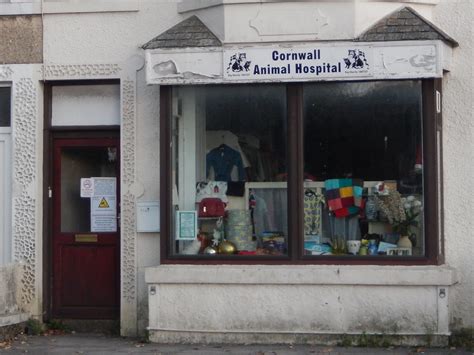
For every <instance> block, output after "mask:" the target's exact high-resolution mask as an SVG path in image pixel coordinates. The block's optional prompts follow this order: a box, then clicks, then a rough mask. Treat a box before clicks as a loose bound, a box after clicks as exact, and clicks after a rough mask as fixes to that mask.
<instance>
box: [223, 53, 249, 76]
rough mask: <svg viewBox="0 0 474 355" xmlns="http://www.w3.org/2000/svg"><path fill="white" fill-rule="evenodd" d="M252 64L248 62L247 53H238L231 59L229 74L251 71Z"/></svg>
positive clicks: (228, 67) (228, 68)
mask: <svg viewBox="0 0 474 355" xmlns="http://www.w3.org/2000/svg"><path fill="white" fill-rule="evenodd" d="M251 63H252V62H251V61H249V60H247V53H236V54H234V55H232V56H231V57H230V60H229V65H228V66H227V73H228V72H229V71H232V72H233V73H239V72H247V71H249V70H250V64H251Z"/></svg>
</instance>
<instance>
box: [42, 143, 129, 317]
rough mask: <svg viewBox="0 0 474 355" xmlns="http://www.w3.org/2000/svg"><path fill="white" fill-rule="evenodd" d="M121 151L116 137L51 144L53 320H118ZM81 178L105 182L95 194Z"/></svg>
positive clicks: (96, 188)
mask: <svg viewBox="0 0 474 355" xmlns="http://www.w3.org/2000/svg"><path fill="white" fill-rule="evenodd" d="M119 148H120V145H119V140H118V138H104V139H99V138H91V139H85V138H81V139H63V138H61V139H54V140H53V154H54V156H53V186H52V191H51V194H52V199H53V214H52V215H53V228H52V229H53V233H52V234H53V235H52V248H53V250H52V258H53V260H52V272H53V275H52V276H53V282H52V285H53V292H52V297H53V300H52V301H53V302H52V303H53V304H52V316H53V317H54V318H70V319H116V318H118V316H119V304H120V300H119V280H120V275H119V260H120V233H119V223H118V220H117V217H118V216H119V210H118V209H119V206H120V204H119V202H120V201H119V196H120V193H119V186H120V177H119V171H120V167H119V162H120V157H119V152H120V149H119ZM81 178H84V179H89V178H102V179H93V180H92V181H95V182H96V184H95V189H91V188H90V186H89V185H90V184H89V183H90V181H91V180H87V181H86V180H83V182H82V184H81ZM99 180H100V181H99ZM114 181H115V186H114ZM81 190H82V194H83V195H86V196H92V194H94V195H93V196H92V197H81ZM101 195H103V196H101ZM102 209H103V210H102ZM114 211H115V215H114V213H113V212H114ZM103 212H104V213H105V214H104V213H103ZM101 213H102V214H101ZM114 219H115V220H114Z"/></svg>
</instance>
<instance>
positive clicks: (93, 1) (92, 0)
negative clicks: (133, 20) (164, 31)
mask: <svg viewBox="0 0 474 355" xmlns="http://www.w3.org/2000/svg"><path fill="white" fill-rule="evenodd" d="M43 10H44V13H46V14H61V13H81V12H124V11H125V12H126V11H138V10H139V3H138V0H125V1H124V0H118V1H97V0H86V1H81V2H71V1H68V0H62V1H54V2H53V1H45V2H44V3H43Z"/></svg>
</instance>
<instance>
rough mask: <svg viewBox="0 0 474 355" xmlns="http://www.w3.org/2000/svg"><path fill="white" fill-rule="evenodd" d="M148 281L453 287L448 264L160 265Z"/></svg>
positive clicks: (453, 276)
mask: <svg viewBox="0 0 474 355" xmlns="http://www.w3.org/2000/svg"><path fill="white" fill-rule="evenodd" d="M145 281H146V282H147V283H149V284H262V285H280V284H284V285H372V286H450V285H453V284H455V283H457V282H458V279H457V275H456V272H455V270H454V269H453V268H451V267H448V266H445V265H443V266H370V265H357V266H356V265H354V266H352V265H351V266H349V265H344V266H343V265H337V266H336V265H284V266H282V265H219V267H216V266H213V265H161V266H156V267H150V268H147V269H146V271H145Z"/></svg>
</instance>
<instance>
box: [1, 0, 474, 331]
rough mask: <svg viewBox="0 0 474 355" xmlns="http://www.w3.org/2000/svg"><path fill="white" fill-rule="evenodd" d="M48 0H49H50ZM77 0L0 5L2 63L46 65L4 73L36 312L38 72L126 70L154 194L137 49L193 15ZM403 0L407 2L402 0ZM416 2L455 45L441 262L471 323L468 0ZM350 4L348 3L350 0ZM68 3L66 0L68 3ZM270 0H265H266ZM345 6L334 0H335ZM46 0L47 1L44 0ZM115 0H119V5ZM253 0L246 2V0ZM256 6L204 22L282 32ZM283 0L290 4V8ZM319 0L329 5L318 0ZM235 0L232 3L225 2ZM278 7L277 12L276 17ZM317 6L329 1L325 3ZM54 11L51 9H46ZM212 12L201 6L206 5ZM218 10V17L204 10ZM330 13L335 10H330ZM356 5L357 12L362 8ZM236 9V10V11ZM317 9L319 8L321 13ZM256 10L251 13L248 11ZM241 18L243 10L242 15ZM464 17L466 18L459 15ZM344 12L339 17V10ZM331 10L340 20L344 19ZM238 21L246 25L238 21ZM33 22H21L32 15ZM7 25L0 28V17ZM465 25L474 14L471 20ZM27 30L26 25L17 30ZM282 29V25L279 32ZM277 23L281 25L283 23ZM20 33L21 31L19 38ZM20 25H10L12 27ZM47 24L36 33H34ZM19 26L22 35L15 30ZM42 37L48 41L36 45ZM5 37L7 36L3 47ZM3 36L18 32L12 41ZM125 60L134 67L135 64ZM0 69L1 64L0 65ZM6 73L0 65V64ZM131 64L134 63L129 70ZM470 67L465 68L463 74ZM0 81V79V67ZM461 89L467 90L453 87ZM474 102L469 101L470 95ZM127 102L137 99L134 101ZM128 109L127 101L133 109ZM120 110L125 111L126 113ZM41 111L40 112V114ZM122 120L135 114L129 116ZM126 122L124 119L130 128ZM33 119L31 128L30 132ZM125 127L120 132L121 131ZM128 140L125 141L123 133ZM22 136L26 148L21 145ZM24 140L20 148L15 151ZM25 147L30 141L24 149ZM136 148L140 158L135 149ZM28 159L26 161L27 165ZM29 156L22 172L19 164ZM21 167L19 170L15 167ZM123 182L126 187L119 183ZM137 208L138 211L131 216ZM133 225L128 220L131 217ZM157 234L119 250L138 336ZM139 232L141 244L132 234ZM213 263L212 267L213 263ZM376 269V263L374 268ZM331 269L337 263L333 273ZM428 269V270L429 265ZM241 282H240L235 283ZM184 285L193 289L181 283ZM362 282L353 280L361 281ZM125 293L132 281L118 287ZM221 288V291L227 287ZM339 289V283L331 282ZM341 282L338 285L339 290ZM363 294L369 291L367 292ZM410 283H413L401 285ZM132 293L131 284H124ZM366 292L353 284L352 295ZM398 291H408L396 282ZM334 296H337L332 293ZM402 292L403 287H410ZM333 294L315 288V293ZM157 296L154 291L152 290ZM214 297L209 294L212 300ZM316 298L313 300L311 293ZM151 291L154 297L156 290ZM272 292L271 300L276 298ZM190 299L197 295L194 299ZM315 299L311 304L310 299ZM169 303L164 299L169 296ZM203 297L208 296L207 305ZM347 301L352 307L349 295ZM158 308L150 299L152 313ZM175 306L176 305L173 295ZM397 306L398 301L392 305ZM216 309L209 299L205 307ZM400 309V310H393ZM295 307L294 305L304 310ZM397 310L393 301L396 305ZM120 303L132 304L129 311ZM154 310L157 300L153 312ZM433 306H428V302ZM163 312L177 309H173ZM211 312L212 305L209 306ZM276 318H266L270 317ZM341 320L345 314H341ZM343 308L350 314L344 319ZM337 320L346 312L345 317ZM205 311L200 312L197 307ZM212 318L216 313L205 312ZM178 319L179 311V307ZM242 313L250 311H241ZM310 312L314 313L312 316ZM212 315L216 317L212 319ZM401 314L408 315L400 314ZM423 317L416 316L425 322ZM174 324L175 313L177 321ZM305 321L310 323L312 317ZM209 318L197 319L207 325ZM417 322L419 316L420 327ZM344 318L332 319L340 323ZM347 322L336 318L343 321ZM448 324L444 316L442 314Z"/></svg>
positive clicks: (376, 11)
mask: <svg viewBox="0 0 474 355" xmlns="http://www.w3.org/2000/svg"><path fill="white" fill-rule="evenodd" d="M48 3H50V4H48ZM74 3H75V2H68V1H64V2H57V1H55V2H53V1H46V2H45V9H49V10H48V11H49V12H48V11H46V14H45V15H44V17H43V26H44V27H43V28H42V29H41V17H40V16H23V17H2V16H0V33H2V42H1V43H0V64H1V63H17V64H18V63H35V62H36V63H38V62H42V61H43V60H44V64H45V67H44V71H43V72H42V70H41V69H42V68H41V67H39V66H35V65H26V66H13V67H12V68H13V69H12V70H13V74H11V75H9V76H8V77H7V76H5V78H7V79H6V80H7V81H11V82H12V83H13V91H12V95H13V101H14V105H15V102H16V103H17V106H15V107H16V108H15V109H14V111H13V112H14V130H13V134H12V151H13V154H14V162H13V165H14V166H13V169H12V170H13V173H14V178H15V180H16V183H15V185H14V187H13V196H12V201H13V206H12V210H13V213H14V214H15V216H16V217H15V219H14V221H13V222H14V226H13V230H14V233H13V234H14V238H15V240H16V241H15V243H14V260H16V261H18V262H20V261H21V262H22V264H23V266H22V267H23V269H24V271H26V274H25V275H26V276H25V277H24V278H23V279H22V286H23V288H24V290H26V293H24V294H23V296H22V297H23V302H26V306H25V309H28V310H29V311H30V312H31V314H33V315H35V316H40V315H41V314H42V296H41V295H42V285H43V279H42V276H41V272H42V267H41V265H42V259H41V255H42V242H41V241H42V238H43V236H42V218H43V215H42V186H43V181H42V149H43V148H42V144H43V140H42V139H43V137H42V122H43V115H42V107H41V106H42V104H41V102H42V99H43V97H42V92H41V85H40V80H42V79H44V78H46V79H48V80H63V79H64V80H66V79H67V80H74V79H77V80H80V79H103V78H112V77H113V78H121V79H124V80H125V81H123V82H122V84H121V85H122V89H121V106H122V115H123V116H127V115H129V114H130V112H132V114H131V116H127V117H128V118H130V117H131V120H132V121H133V122H132V127H134V129H135V131H133V133H132V136H131V137H128V138H127V137H125V138H126V139H125V141H126V143H124V147H123V149H124V151H125V153H127V154H128V153H130V151H129V150H130V149H132V148H133V154H131V155H130V156H131V158H128V159H129V161H131V160H133V161H134V164H135V165H134V168H133V169H134V170H133V175H134V176H135V179H134V181H133V183H131V184H130V186H128V187H129V192H130V193H131V194H132V195H133V196H134V199H135V200H136V201H150V200H158V199H159V139H157V137H158V136H159V131H158V123H159V114H158V112H159V87H157V86H147V85H146V83H145V73H144V69H143V64H140V63H142V61H141V59H140V57H142V56H143V51H142V50H141V49H140V46H141V45H142V44H144V43H146V42H147V41H149V40H150V39H151V38H153V37H155V36H156V35H158V34H160V33H162V32H163V31H165V30H167V29H168V28H170V27H172V26H173V25H175V24H176V23H178V22H180V21H181V20H182V19H184V18H186V17H188V16H189V15H190V14H191V13H190V12H182V13H178V11H177V2H169V1H141V2H139V3H138V2H137V1H130V6H125V7H121V10H120V11H119V12H108V11H110V10H113V9H111V8H110V4H109V5H108V6H109V7H108V9H105V10H107V11H105V10H104V9H102V10H100V9H97V8H96V9H95V10H94V9H89V10H88V11H85V10H84V9H81V7H80V6H79V5H77V4H74ZM403 3H405V4H406V3H407V2H403ZM408 3H409V5H413V6H414V7H415V8H416V9H417V10H418V11H420V13H421V14H422V15H424V16H427V17H428V18H431V16H433V17H432V18H433V19H434V21H435V23H436V24H438V25H440V27H442V28H445V29H447V30H449V32H450V34H451V35H452V36H454V37H455V38H456V39H457V40H459V42H460V44H461V46H460V47H459V48H458V49H456V50H455V52H454V57H453V58H454V63H453V70H452V71H451V72H450V73H448V74H447V75H446V77H445V81H444V85H445V95H444V127H443V128H444V154H445V161H444V164H445V196H446V198H445V214H446V221H445V222H446V223H445V232H446V254H447V263H448V264H449V265H450V266H453V267H454V268H455V269H456V270H457V272H458V273H459V274H460V283H459V284H458V285H457V286H456V287H455V288H454V289H453V294H452V296H453V297H452V298H450V299H451V300H452V302H451V304H450V306H451V312H452V315H453V318H452V321H453V324H454V325H455V326H461V325H469V324H470V325H472V324H473V315H472V312H473V307H472V303H471V302H472V297H470V295H471V293H472V289H473V287H474V281H473V279H472V278H473V276H472V275H473V274H474V273H473V269H472V263H471V262H470V261H469V260H470V259H472V255H470V253H469V251H470V250H472V249H473V245H472V240H473V239H474V238H473V236H472V231H473V230H474V228H473V227H474V226H473V223H474V222H472V220H473V219H472V218H470V216H469V214H468V213H469V211H470V210H472V207H473V206H472V201H470V200H469V198H468V197H466V193H465V189H464V188H463V186H469V185H468V183H469V181H470V180H471V179H469V177H472V175H473V171H472V169H473V168H472V165H471V163H470V162H472V161H474V159H473V156H472V152H473V151H474V150H473V149H472V138H473V137H472V120H470V121H469V120H468V119H467V117H472V102H474V100H473V99H474V97H473V89H472V79H473V76H472V62H470V60H471V59H470V58H472V37H473V36H472V27H470V28H468V26H469V24H472V18H473V6H474V5H473V4H472V2H471V1H469V0H457V1H455V2H453V1H450V0H441V2H440V4H439V5H437V6H435V7H433V4H435V3H437V1H435V0H433V1H431V0H425V1H409V2H408ZM351 4H352V5H348V6H350V7H352V6H355V5H353V2H351ZM401 4H402V2H399V3H396V2H392V1H388V2H382V1H378V2H375V3H374V2H367V3H365V2H359V5H358V6H357V7H356V8H355V10H354V11H355V12H354V13H355V14H356V15H355V17H354V19H353V20H350V21H347V22H346V21H345V20H344V23H345V24H346V25H347V26H346V27H347V28H346V27H344V33H345V34H347V36H354V35H357V34H358V33H359V32H360V31H362V30H363V29H364V28H366V27H368V26H369V25H371V24H372V23H373V21H375V20H376V19H378V18H380V17H381V16H383V15H385V14H387V13H388V12H390V11H393V10H395V9H396V8H397V7H398V6H400V5H401ZM63 5H64V6H63ZM269 5H270V4H265V6H269ZM290 5H291V4H273V5H271V6H276V7H281V6H283V7H284V8H285V9H287V8H288V6H290ZM320 5H321V6H322V4H318V2H315V3H314V4H306V5H305V6H307V7H308V6H309V7H311V9H312V11H313V12H314V13H315V14H317V15H318V16H319V12H318V11H317V8H318V7H319V6H320ZM339 5H340V4H339ZM48 6H49V8H48ZM121 6H122V5H121ZM250 6H252V8H251V7H250ZM255 6H257V7H258V6H260V5H258V4H257V5H249V7H246V6H245V5H238V4H236V5H231V6H229V8H228V9H226V10H224V9H222V8H212V9H211V10H209V11H207V12H205V11H204V10H199V11H198V14H200V13H201V14H203V20H205V21H209V27H210V28H211V29H213V30H214V32H215V33H216V34H218V35H219V36H222V38H223V39H226V40H229V41H235V42H239V41H244V40H245V41H247V40H248V41H256V42H261V41H271V40H274V39H280V40H281V39H282V38H281V37H280V35H279V34H278V33H275V32H273V33H271V32H270V34H269V35H266V36H263V37H260V36H259V35H258V32H257V31H256V28H255V27H258V26H254V27H249V26H248V17H247V16H248V14H249V13H252V14H254V15H253V16H254V17H256V16H257V15H258V11H256V10H258V9H257V8H256V7H255ZM285 6H286V7H285ZM324 6H326V5H324ZM232 8H235V11H236V12H233V11H232ZM285 9H283V10H281V9H280V10H278V11H276V12H272V10H271V11H270V12H269V14H270V15H271V14H272V13H278V14H280V16H282V15H281V14H282V13H283V14H284V13H285V11H286V10H285ZM323 10H324V11H323ZM323 10H321V12H322V15H329V14H333V13H332V12H331V11H329V10H325V9H323ZM53 12H54V14H53ZM205 14H207V15H205ZM209 14H218V15H221V16H220V17H219V16H218V18H216V16H214V15H213V16H210V15H209ZM334 14H335V16H336V18H337V16H339V15H340V14H342V13H338V12H334ZM358 14H359V15H361V16H358ZM234 16H235V17H234ZM321 17H324V16H321ZM252 18H253V17H252ZM246 19H247V20H246ZM458 19H462V21H458ZM312 20H313V19H312V18H311V17H307V18H306V19H305V21H302V23H301V31H300V32H301V33H299V34H298V33H296V34H295V35H292V36H288V37H287V38H286V39H288V40H301V39H312V40H314V39H315V37H314V33H310V34H305V33H303V32H304V29H305V28H304V26H305V25H307V24H308V23H310V22H311V21H312ZM339 20H341V18H339ZM339 20H338V21H339ZM331 21H332V22H331V24H328V25H325V26H322V27H321V32H320V35H321V36H320V38H323V39H336V38H339V37H340V29H339V28H338V27H337V26H334V24H335V23H337V21H336V20H335V19H331ZM243 23H244V24H245V26H246V27H245V28H242V24H243ZM27 25H28V26H29V27H28V26H27ZM2 26H3V27H2ZM471 26H472V25H471ZM22 30H23V31H22ZM281 30H282V28H278V29H277V32H278V31H281ZM283 30H284V29H283ZM4 33H5V34H6V35H7V36H9V37H8V38H10V39H11V40H12V42H9V41H3V38H4V37H3V34H4ZM18 33H24V36H23V37H18ZM13 34H15V35H16V36H13ZM40 34H42V35H43V37H41V36H40ZM17 37H18V38H17ZM43 42H44V47H43V48H44V50H43V49H42V48H41V46H40V44H41V43H43ZM2 43H3V45H4V46H6V47H4V48H3V47H1V46H2ZM10 43H13V45H12V44H10ZM130 68H132V69H130ZM0 69H2V67H1V65H0ZM4 69H5V72H7V71H6V67H4ZM135 70H137V71H138V72H135ZM466 73H470V80H466V79H465V78H466ZM468 77H469V76H468ZM0 79H2V80H5V79H4V78H1V77H0ZM460 92H462V93H463V94H462V95H459V93H460ZM470 103H471V106H469V104H470ZM131 107H132V108H131ZM128 109H131V110H132V111H128ZM128 118H127V119H128ZM35 122H36V123H35ZM127 122H130V120H128V121H127ZM128 127H129V126H127V128H128ZM31 129H34V131H33V132H31ZM124 134H127V132H124ZM130 141H132V142H133V144H132V148H129V147H130V146H129V145H128V143H127V142H130ZM24 147H28V149H26V150H24V149H23V148H24ZM22 149H23V150H22ZM31 149H33V150H32V151H31ZM134 157H136V158H137V159H136V160H135V159H134ZM25 163H26V165H25ZM24 166H26V167H27V170H26V172H28V173H29V175H28V176H26V175H25V174H24V173H23V171H22V169H21V167H24ZM15 169H16V170H15ZM124 193H126V191H125V192H124ZM132 217H133V216H132ZM133 226H134V225H132V227H133ZM159 238H160V237H159V234H157V233H137V234H136V238H135V235H134V237H133V238H132V239H131V244H132V245H131V246H124V248H125V249H126V253H131V254H130V255H133V258H131V260H132V262H131V264H130V265H129V269H131V270H129V271H127V272H123V273H122V276H123V275H131V277H130V280H131V281H130V285H129V286H130V287H131V289H133V290H134V292H136V297H135V296H133V297H131V298H130V299H132V302H130V304H127V306H126V307H124V308H123V310H124V311H123V312H124V313H123V314H122V317H125V318H127V320H126V321H125V322H123V323H122V327H123V329H124V330H123V332H122V334H124V335H134V334H136V332H137V331H138V332H143V331H144V329H145V327H146V326H147V325H148V289H147V288H146V283H145V276H144V275H145V269H146V268H147V267H150V266H156V265H159V262H160V261H159V252H160V250H159ZM134 243H136V244H134ZM210 269H212V268H210ZM372 269H376V268H372ZM336 270H337V268H334V269H332V272H336ZM434 272H435V271H434ZM166 287H168V288H167V289H165V290H168V291H167V292H169V295H170V296H173V297H174V296H176V295H177V296H185V295H183V294H181V293H180V292H178V293H176V290H173V288H172V287H170V286H166ZM213 287H214V289H216V290H222V289H223V288H222V285H220V284H216V285H214V286H213ZM239 287H241V286H239ZM347 287H353V286H347V285H346V286H341V287H340V288H341V290H340V294H341V295H342V294H345V292H346V288H347ZM188 290H189V288H188ZM285 290H288V287H287V286H282V288H281V292H280V293H279V294H280V295H282V297H285ZM358 290H359V291H361V290H360V289H358ZM193 291H195V292H200V287H199V286H193ZM386 291H387V292H395V293H397V292H398V291H399V289H397V288H393V287H392V288H386ZM122 292H123V293H124V294H127V292H128V291H126V290H123V289H122ZM226 292H227V291H225V292H224V293H223V294H224V295H225V294H226ZM312 292H317V287H313V288H312V289H311V290H310V289H306V290H305V292H304V294H305V295H306V296H307V297H308V298H307V299H309V298H310V296H311V294H312ZM335 292H336V291H335ZM337 292H339V291H337ZM364 292H366V293H367V292H368V293H369V294H368V295H367V296H370V292H369V291H367V290H366V291H364ZM406 292H409V291H406ZM420 292H421V293H422V294H426V295H428V294H429V298H430V300H431V301H430V305H431V306H432V308H430V312H436V311H437V308H436V307H435V299H436V295H438V289H437V286H436V287H434V284H433V285H429V286H426V285H425V286H421V287H420ZM129 293H130V292H129ZM262 295H268V296H269V297H273V296H272V295H274V294H273V293H272V292H271V288H268V290H265V291H263V293H262ZM361 295H362V294H360V293H359V296H360V297H362V296H361ZM400 295H402V296H403V292H402V293H400ZM333 296H334V297H335V299H337V295H336V294H333ZM406 296H407V297H409V296H410V295H408V294H406ZM326 297H328V295H326V294H324V293H320V298H319V299H320V300H323V299H325V298H326ZM151 299H152V300H153V298H151ZM211 301H212V300H211ZM313 301H314V300H313ZM152 302H154V301H152ZM273 302H276V299H274V300H273ZM195 305H196V307H198V306H199V305H198V304H197V303H195ZM403 305H404V303H403V300H402V301H400V302H399V303H397V307H398V308H396V310H400V309H403V308H402V307H403ZM313 306H314V307H313V310H318V309H319V308H317V306H316V305H314V304H313ZM170 307H171V306H170ZM209 307H210V305H209ZM353 307H356V305H355V304H353ZM163 309H164V308H157V309H156V312H157V313H156V314H157V315H158V314H161V313H159V312H161V311H163ZM171 309H173V310H176V307H175V306H173V307H171V308H170V309H168V311H171ZM391 309H392V310H394V309H395V308H391ZM208 310H209V311H212V309H211V308H208ZM396 310H395V311H396ZM300 311H301V310H300ZM395 311H394V312H395ZM127 312H130V313H131V315H129V314H128V313H127ZM153 312H154V310H152V313H153ZM381 312H382V309H377V310H376V312H375V313H374V314H376V315H380V314H382V313H381ZM430 314H431V315H433V316H434V313H430ZM169 316H170V317H177V315H176V314H170V315H169ZM206 316H207V317H208V318H207V319H209V317H211V318H212V313H209V314H206ZM268 319H272V318H268ZM341 319H342V318H341ZM344 319H345V318H344ZM344 319H343V320H342V321H347V319H345V320H344ZM202 320H206V318H205V317H204V318H202ZM211 320H212V319H211ZM177 321H180V319H178V318H177ZM244 321H245V320H244ZM308 322H309V320H308ZM216 324H217V325H218V324H219V323H215V324H214V326H215V325H216ZM404 324H405V323H404ZM420 324H421V323H420ZM178 325H179V324H178ZM308 325H309V323H308ZM204 326H205V324H204V325H203V327H204ZM419 328H420V329H421V328H422V325H420V327H419ZM338 329H339V328H338ZM341 329H343V328H341ZM442 329H443V331H444V330H445V326H444V325H442Z"/></svg>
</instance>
